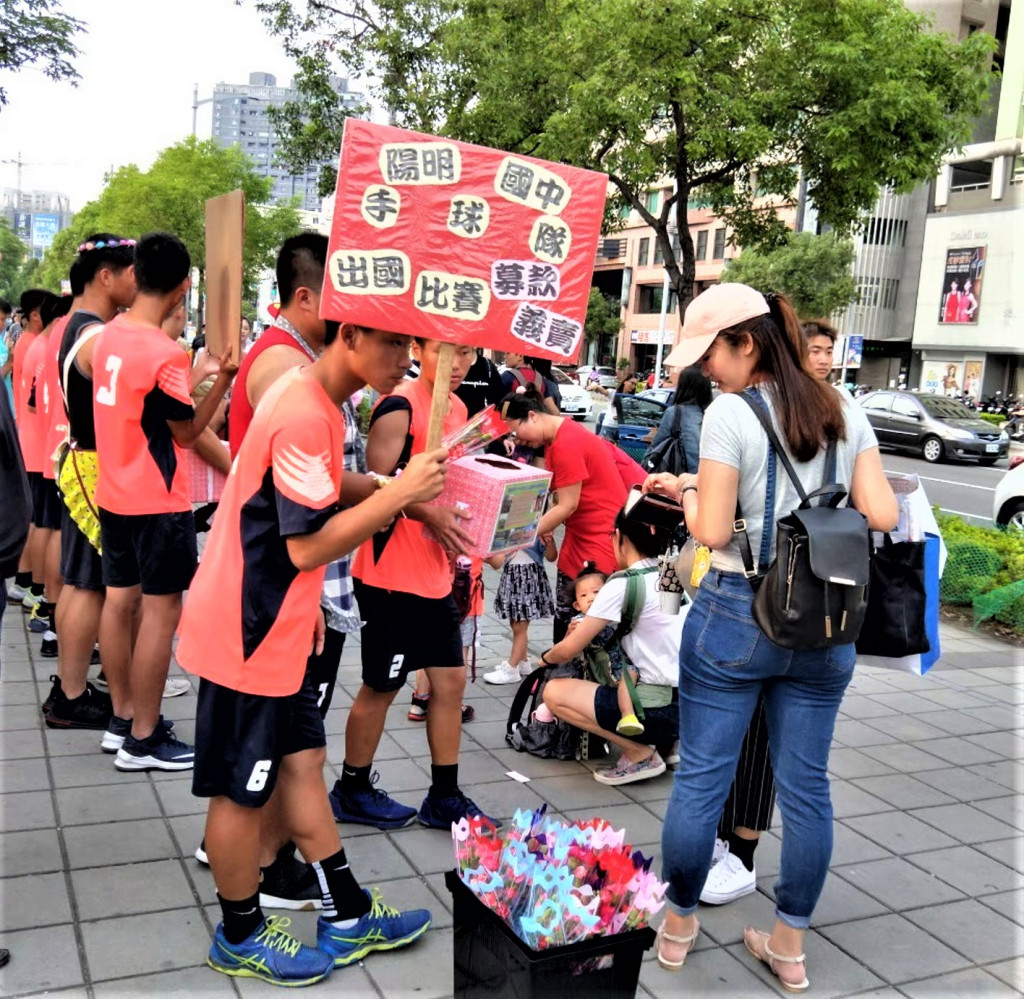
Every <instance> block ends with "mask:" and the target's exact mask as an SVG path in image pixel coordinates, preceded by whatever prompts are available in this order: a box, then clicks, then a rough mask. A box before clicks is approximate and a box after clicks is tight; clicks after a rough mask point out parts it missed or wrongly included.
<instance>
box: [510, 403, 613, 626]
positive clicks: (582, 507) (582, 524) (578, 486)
mask: <svg viewBox="0 0 1024 999" xmlns="http://www.w3.org/2000/svg"><path fill="white" fill-rule="evenodd" d="M499 408H500V410H501V414H502V417H503V418H504V420H505V422H506V423H507V424H508V426H509V429H510V430H511V434H510V436H511V437H512V438H513V439H515V440H517V441H519V442H521V443H523V444H526V445H528V446H529V447H533V448H541V447H543V448H544V460H545V464H546V465H547V469H548V471H549V472H551V475H552V478H551V489H552V491H553V492H554V493H556V497H555V503H554V505H553V506H552V507H551V508H550V509H549V510H548V512H547V513H545V514H544V516H543V517H541V521H540V529H539V533H540V534H541V535H548V534H551V532H552V531H554V529H555V528H556V527H558V525H559V524H564V525H565V537H564V539H563V540H562V548H561V551H560V552H559V554H558V587H557V593H556V596H555V625H554V640H555V642H560V641H561V640H562V638H563V637H564V636H565V633H566V630H567V629H568V626H569V621H570V619H571V618H572V615H573V609H572V601H573V594H572V581H573V580H574V579H575V578H576V576H578V575H579V572H580V570H581V569H582V568H583V563H584V562H593V563H594V564H595V565H596V566H597V568H598V569H599V570H600V571H601V572H604V573H612V572H615V570H616V569H617V568H618V563H617V561H616V559H615V554H614V552H613V551H612V543H611V531H612V528H613V526H614V524H615V515H616V514H617V513H618V512H619V510H620V509H621V508H622V504H623V503H625V502H626V486H625V485H624V484H623V481H622V477H621V475H620V474H619V470H618V466H617V464H616V460H615V448H614V445H611V444H609V442H608V441H606V440H603V439H602V438H600V437H597V436H595V435H594V434H592V433H590V432H589V431H588V430H585V429H584V428H583V427H582V426H581V425H580V424H578V423H575V422H574V421H573V420H572V419H569V418H566V417H564V416H553V415H552V414H551V413H549V412H547V410H546V409H545V408H544V400H543V399H542V398H541V397H540V395H539V393H538V392H537V391H536V389H534V388H533V386H530V385H528V386H526V388H525V390H520V391H519V392H516V393H513V394H512V395H507V396H505V398H504V399H503V400H502V402H501V405H500V407H499Z"/></svg>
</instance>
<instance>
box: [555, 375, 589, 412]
mask: <svg viewBox="0 0 1024 999" xmlns="http://www.w3.org/2000/svg"><path fill="white" fill-rule="evenodd" d="M551 377H552V378H553V379H554V380H555V381H556V382H557V383H558V391H559V392H560V393H561V395H562V406H561V411H562V412H563V413H565V415H566V416H571V417H572V418H573V419H574V420H586V419H588V418H589V417H590V410H591V407H592V406H593V402H592V401H591V398H590V393H589V392H588V391H587V390H586V389H584V388H581V387H580V386H579V385H577V384H576V382H574V381H573V380H572V378H570V377H569V375H567V374H566V373H565V372H564V371H562V370H561V369H560V368H552V369H551Z"/></svg>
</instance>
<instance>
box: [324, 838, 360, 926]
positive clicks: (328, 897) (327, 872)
mask: <svg viewBox="0 0 1024 999" xmlns="http://www.w3.org/2000/svg"><path fill="white" fill-rule="evenodd" d="M313 870H314V871H316V876H317V878H318V880H319V881H320V891H321V894H322V895H323V903H324V907H323V912H321V915H322V916H323V918H324V919H326V920H327V921H328V922H335V923H336V922H340V921H341V920H343V919H358V918H359V917H360V916H363V915H365V914H366V913H367V912H369V911H370V900H369V898H367V897H366V892H364V891H363V889H362V888H360V887H359V882H358V881H356V879H355V875H354V874H353V873H352V869H351V868H350V867H349V866H348V859H347V858H346V856H345V849H344V847H342V849H340V850H339V851H338V852H337V853H335V854H333V855H332V856H330V857H325V858H324V859H323V860H318V861H315V862H314V864H313Z"/></svg>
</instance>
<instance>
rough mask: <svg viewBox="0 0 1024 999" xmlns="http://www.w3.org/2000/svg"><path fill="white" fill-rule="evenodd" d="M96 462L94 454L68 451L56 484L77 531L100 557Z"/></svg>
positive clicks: (92, 452)
mask: <svg viewBox="0 0 1024 999" xmlns="http://www.w3.org/2000/svg"><path fill="white" fill-rule="evenodd" d="M98 479H99V462H98V461H97V460H96V452H95V451H79V450H78V449H77V448H73V447H71V448H68V450H67V454H66V455H65V456H64V460H63V462H62V463H61V466H60V475H59V477H58V479H57V484H58V485H59V486H60V492H61V495H62V496H63V497H64V505H65V506H66V507H67V508H68V513H69V514H71V519H72V520H73V521H74V522H75V524H77V525H78V529H79V530H80V531H81V532H82V533H83V534H84V535H85V536H86V537H87V538H88V539H89V544H91V545H92V546H93V548H95V549H96V551H98V552H100V553H101V554H102V551H103V549H102V548H101V547H100V515H99V510H98V509H97V507H96V482H97V480H98Z"/></svg>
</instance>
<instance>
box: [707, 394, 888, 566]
mask: <svg viewBox="0 0 1024 999" xmlns="http://www.w3.org/2000/svg"><path fill="white" fill-rule="evenodd" d="M758 391H759V392H760V394H761V397H762V399H764V400H765V401H766V402H767V403H768V408H769V410H771V412H772V425H773V426H774V427H775V432H776V434H778V436H779V440H780V441H782V443H783V446H784V447H786V452H787V454H789V448H788V447H787V446H786V443H785V441H786V439H785V437H784V436H783V434H782V427H781V425H780V423H779V421H778V419H777V417H776V415H775V412H774V408H773V405H772V393H773V385H771V384H770V383H762V384H760V385H758ZM840 398H841V399H842V402H843V416H844V417H845V418H846V440H845V441H840V442H839V445H838V447H837V448H836V480H837V481H838V482H840V483H842V484H843V485H845V486H846V489H847V491H849V488H850V480H851V478H852V477H853V466H854V462H855V461H856V460H857V455H859V454H860V453H861V452H862V451H866V450H868V449H869V448H873V447H878V441H877V439H876V438H875V432H874V430H873V429H872V428H871V424H870V423H869V422H868V417H867V413H865V412H864V409H863V408H862V407H861V406H859V405H858V404H857V403H856V402H854V401H853V399H852V398H850V396H849V395H848V394H844V393H840ZM768 447H769V445H768V436H767V435H766V434H765V432H764V428H763V427H762V426H761V423H760V421H759V420H758V418H757V416H755V414H754V411H753V410H752V409H751V408H750V407H749V406H748V405H747V404H746V403H745V402H744V401H743V400H742V399H740V398H739V396H737V395H735V394H733V393H724V392H723V393H722V395H720V396H719V397H718V398H717V399H715V401H714V402H712V403H711V405H710V406H708V408H707V410H706V411H705V413H704V424H703V426H702V427H701V435H700V456H701V459H702V460H703V459H705V458H708V459H710V460H712V461H720V462H722V464H724V465H730V466H731V467H732V468H736V469H739V473H740V481H739V503H740V509H741V510H742V512H743V519H744V520H745V521H746V522H747V535H748V537H749V539H750V551H751V554H752V556H753V558H754V560H755V561H756V560H757V557H758V554H759V549H760V546H761V528H762V525H763V524H764V502H765V489H766V487H767V483H768ZM789 458H790V461H792V462H793V468H794V470H795V471H796V473H797V475H798V476H799V478H800V481H801V483H802V484H803V487H804V490H805V491H806V492H808V493H810V492H813V491H814V490H815V489H817V488H819V487H820V486H821V484H822V483H821V479H822V475H823V474H824V471H825V449H824V448H822V449H821V450H820V451H819V452H818V454H817V456H816V457H815V458H813V459H812V460H811V461H808V462H798V461H796V460H795V459H794V458H793V456H792V454H789ZM799 504H800V495H799V493H797V491H796V487H795V486H794V485H793V483H792V482H791V481H790V479H789V476H788V475H787V474H786V469H785V467H784V466H783V464H782V462H781V461H778V460H777V461H776V474H775V523H776V524H777V523H778V522H779V520H780V518H782V517H785V516H787V515H788V514H789V513H790V512H792V511H793V510H794V509H795V508H796V507H797V506H799ZM771 547H772V552H771V555H770V556H769V560H770V559H771V557H772V556H773V555H774V554H775V551H774V550H775V532H774V528H773V529H772V544H771ZM712 565H713V566H714V567H715V568H716V569H720V570H722V571H725V572H742V571H743V559H742V558H741V557H740V549H739V542H738V541H737V536H736V535H735V534H734V535H733V536H732V538H731V539H730V541H729V543H728V544H727V545H726V546H725V547H724V548H720V549H717V550H716V551H715V552H714V554H713V556H712ZM767 568H768V566H767V565H766V564H762V565H761V569H762V571H763V570H765V569H767Z"/></svg>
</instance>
